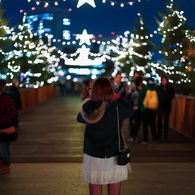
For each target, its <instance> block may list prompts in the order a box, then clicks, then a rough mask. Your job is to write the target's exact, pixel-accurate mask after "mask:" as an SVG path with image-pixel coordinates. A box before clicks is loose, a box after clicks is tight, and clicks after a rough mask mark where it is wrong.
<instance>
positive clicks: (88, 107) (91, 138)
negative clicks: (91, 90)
mask: <svg viewBox="0 0 195 195" xmlns="http://www.w3.org/2000/svg"><path fill="white" fill-rule="evenodd" d="M116 105H117V106H118V108H119V118H120V126H122V121H123V120H124V119H126V118H129V117H131V116H132V115H133V113H134V111H133V109H132V107H131V106H130V104H129V103H127V102H126V101H125V100H123V98H121V97H119V98H118V99H117V100H116V101H113V102H112V103H94V102H92V100H91V99H90V98H87V99H86V100H85V101H84V102H83V104H82V108H81V111H80V113H79V114H78V116H77V121H78V122H81V123H86V129H85V134H84V149H83V151H84V153H86V154H88V155H90V156H93V157H98V158H105V157H107V158H109V157H113V156H116V155H117V154H118V151H119V148H118V129H117V108H116Z"/></svg>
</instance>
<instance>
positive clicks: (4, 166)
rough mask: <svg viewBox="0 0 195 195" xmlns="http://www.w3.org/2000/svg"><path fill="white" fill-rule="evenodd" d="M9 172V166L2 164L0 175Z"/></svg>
mask: <svg viewBox="0 0 195 195" xmlns="http://www.w3.org/2000/svg"><path fill="white" fill-rule="evenodd" d="M9 172H10V168H9V166H7V165H3V166H2V168H1V169H0V175H3V174H6V173H9Z"/></svg>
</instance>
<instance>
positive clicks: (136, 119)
mask: <svg viewBox="0 0 195 195" xmlns="http://www.w3.org/2000/svg"><path fill="white" fill-rule="evenodd" d="M142 88H143V78H142V77H141V76H139V77H137V78H136V79H135V89H134V90H133V91H132V94H131V105H132V107H133V109H134V111H135V112H134V115H133V116H132V117H130V118H129V130H130V138H127V141H129V142H137V141H138V139H139V138H138V130H139V127H140V124H141V113H140V106H139V102H138V98H139V92H140V90H141V89H142Z"/></svg>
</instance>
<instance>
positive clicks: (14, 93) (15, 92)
mask: <svg viewBox="0 0 195 195" xmlns="http://www.w3.org/2000/svg"><path fill="white" fill-rule="evenodd" d="M18 86H19V82H18V80H17V79H14V80H13V81H12V86H10V88H9V95H10V96H11V98H12V101H13V103H14V106H15V108H16V111H17V113H16V115H15V116H14V118H13V123H14V126H15V127H17V126H18V124H19V118H18V117H19V111H20V110H21V109H22V102H21V98H20V92H19V89H18Z"/></svg>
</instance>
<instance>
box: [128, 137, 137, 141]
mask: <svg viewBox="0 0 195 195" xmlns="http://www.w3.org/2000/svg"><path fill="white" fill-rule="evenodd" d="M127 141H128V142H137V140H136V138H133V137H132V138H128V139H127Z"/></svg>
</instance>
